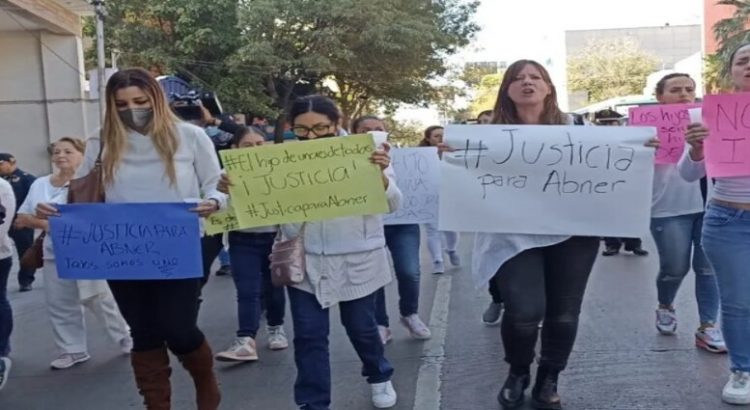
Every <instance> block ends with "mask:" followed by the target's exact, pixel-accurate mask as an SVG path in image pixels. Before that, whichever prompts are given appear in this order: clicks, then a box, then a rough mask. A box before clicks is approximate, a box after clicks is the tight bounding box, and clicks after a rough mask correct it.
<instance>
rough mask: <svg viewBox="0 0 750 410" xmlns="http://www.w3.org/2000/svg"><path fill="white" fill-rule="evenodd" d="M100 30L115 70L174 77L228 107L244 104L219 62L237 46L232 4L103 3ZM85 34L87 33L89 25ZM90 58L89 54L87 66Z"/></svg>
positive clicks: (211, 0) (179, 0) (173, 0)
mask: <svg viewBox="0 0 750 410" xmlns="http://www.w3.org/2000/svg"><path fill="white" fill-rule="evenodd" d="M104 27H105V43H106V48H107V50H110V51H116V53H117V54H118V55H119V63H118V65H120V66H140V67H144V68H146V69H149V70H151V71H152V72H154V74H178V75H180V76H181V77H184V78H186V79H188V80H189V81H191V82H192V83H195V84H198V85H200V86H201V87H204V88H207V89H211V90H212V91H216V92H218V93H219V94H220V95H221V96H222V99H223V100H225V102H228V103H230V105H234V103H235V102H239V101H241V100H243V99H244V98H241V97H240V96H241V95H242V93H241V92H238V90H236V89H235V87H233V84H232V83H231V82H227V79H228V78H229V67H228V66H227V65H226V64H224V63H223V61H225V60H226V59H228V58H229V57H230V56H232V55H233V54H234V53H235V51H236V49H237V47H238V45H239V39H240V30H239V28H238V24H237V0H191V1H184V0H160V1H154V0H128V1H123V0H120V1H108V2H107V17H106V21H105V25H104ZM85 32H86V34H92V33H93V22H92V21H89V22H88V24H86V30H85ZM94 55H95V54H93V50H90V52H89V55H88V58H87V62H88V63H89V64H91V63H93V58H94V57H93V56H94Z"/></svg>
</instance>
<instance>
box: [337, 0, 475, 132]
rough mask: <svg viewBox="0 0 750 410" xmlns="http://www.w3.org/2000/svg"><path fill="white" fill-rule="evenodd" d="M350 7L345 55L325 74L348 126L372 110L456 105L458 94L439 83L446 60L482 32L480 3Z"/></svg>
mask: <svg viewBox="0 0 750 410" xmlns="http://www.w3.org/2000/svg"><path fill="white" fill-rule="evenodd" d="M338 1H341V0H338ZM345 2H347V3H349V7H347V8H346V11H345V15H344V16H342V17H343V18H344V20H345V22H342V23H341V24H343V25H346V26H348V28H347V29H346V30H344V33H343V37H342V41H343V42H344V43H345V44H346V50H344V51H345V52H342V53H336V54H334V61H333V63H334V64H333V65H334V67H333V69H332V70H331V71H329V72H327V73H326V74H327V78H328V79H329V80H330V81H331V83H332V84H333V85H334V86H333V87H331V94H332V96H333V97H334V98H335V99H336V100H337V102H338V104H339V107H340V108H341V111H342V113H343V117H344V119H345V121H347V120H348V119H351V118H354V117H357V116H359V115H361V114H363V113H365V111H366V110H368V109H372V107H373V106H388V107H391V108H392V107H393V106H395V105H398V104H402V103H406V104H424V103H429V102H434V103H437V104H445V102H446V101H449V100H450V101H451V103H452V101H453V99H452V97H455V96H456V95H457V94H458V90H456V89H455V88H454V87H451V86H449V85H437V83H436V81H435V80H436V79H437V78H438V77H441V76H444V75H445V74H446V73H447V69H448V67H447V65H446V63H445V58H446V57H448V56H450V55H451V54H454V53H456V52H457V51H458V50H459V49H460V48H461V47H463V46H465V45H467V44H468V43H469V41H470V40H471V38H472V37H473V35H474V33H475V32H476V31H477V30H478V27H477V26H476V24H474V23H473V22H472V21H471V19H472V16H473V15H474V13H475V11H476V7H477V2H476V1H469V2H466V1H462V0H436V1H413V0H400V1H394V0H369V1H359V0H348V1H345Z"/></svg>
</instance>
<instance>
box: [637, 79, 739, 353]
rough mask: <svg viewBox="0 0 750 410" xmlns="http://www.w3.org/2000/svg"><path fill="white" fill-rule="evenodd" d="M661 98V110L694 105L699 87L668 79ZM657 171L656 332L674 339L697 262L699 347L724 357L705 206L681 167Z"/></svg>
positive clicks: (669, 166) (661, 167)
mask: <svg viewBox="0 0 750 410" xmlns="http://www.w3.org/2000/svg"><path fill="white" fill-rule="evenodd" d="M656 98H657V100H659V102H660V103H661V104H690V103H694V102H695V81H693V79H692V78H690V76H689V75H687V74H681V73H673V74H668V75H667V76H665V77H664V78H662V79H661V80H659V82H658V83H657V84H656ZM654 167H655V168H654V195H653V202H652V207H651V234H652V235H653V237H654V241H655V242H656V248H657V250H658V251H659V275H658V277H657V279H656V288H657V293H658V299H659V306H658V308H657V310H656V328H657V329H658V331H659V332H660V333H661V334H664V335H673V334H675V331H676V330H677V315H676V313H675V309H674V305H673V303H674V299H675V297H676V296H677V291H678V290H679V288H680V285H681V284H682V280H683V279H684V278H685V276H686V275H687V274H688V272H689V271H690V267H691V259H692V268H693V272H695V297H696V300H697V301H698V314H699V316H700V327H698V330H696V332H695V345H696V346H698V347H699V348H702V349H704V350H707V351H709V352H713V353H724V352H726V344H725V343H724V337H723V335H722V333H721V330H720V329H719V328H718V327H717V326H716V322H717V319H718V316H719V287H718V285H717V283H716V276H715V275H714V272H713V269H712V268H711V265H710V264H709V263H708V260H707V259H706V255H705V254H704V252H703V246H702V245H701V228H702V226H703V210H704V208H705V204H704V199H703V194H702V193H701V187H700V184H699V183H698V181H693V182H688V181H685V180H684V179H683V178H682V177H681V176H680V174H679V171H678V170H677V164H655V166H654ZM691 257H692V258H691Z"/></svg>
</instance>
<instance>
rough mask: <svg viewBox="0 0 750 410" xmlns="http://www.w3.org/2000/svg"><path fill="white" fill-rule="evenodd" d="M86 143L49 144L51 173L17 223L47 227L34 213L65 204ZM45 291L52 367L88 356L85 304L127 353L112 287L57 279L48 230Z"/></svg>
mask: <svg viewBox="0 0 750 410" xmlns="http://www.w3.org/2000/svg"><path fill="white" fill-rule="evenodd" d="M85 149H86V144H85V143H84V142H83V141H81V140H79V139H77V138H69V137H64V138H61V139H59V140H58V141H56V142H55V143H54V145H53V146H52V163H53V164H54V165H55V172H54V173H53V174H51V175H48V176H46V177H41V178H38V179H37V180H36V181H34V183H33V184H32V185H31V189H29V195H28V196H27V197H26V200H25V201H24V202H23V204H22V205H21V207H20V208H19V209H18V220H17V222H16V223H17V225H19V226H24V227H29V228H34V229H39V230H42V231H45V232H46V231H47V230H48V229H49V222H48V221H46V220H42V219H39V218H37V217H35V216H34V215H35V214H36V211H35V209H36V206H37V205H38V204H40V203H65V202H66V199H67V195H68V182H70V180H71V179H72V178H73V175H75V172H76V169H77V168H78V167H79V166H80V165H81V162H82V161H83V153H84V150H85ZM42 260H43V267H42V272H43V273H44V296H45V298H46V300H47V310H48V311H49V318H50V323H51V324H52V330H53V334H54V341H55V345H57V348H58V349H59V351H60V354H59V356H58V357H57V358H56V359H55V360H53V361H52V363H51V364H50V366H51V367H52V368H53V369H58V370H61V369H67V368H70V367H73V366H75V365H77V364H79V363H83V362H85V361H87V360H89V359H90V356H89V354H88V346H87V343H86V342H87V341H86V323H85V320H84V309H83V307H84V306H85V307H86V308H87V309H88V310H90V311H91V313H93V314H94V315H95V316H96V317H97V319H99V321H100V322H101V323H102V325H104V328H105V329H106V332H107V335H108V336H109V337H110V338H111V339H112V340H113V341H114V342H115V343H117V345H118V347H119V349H121V350H122V352H123V353H130V349H131V348H132V347H133V341H132V339H131V338H130V330H129V329H128V326H127V324H126V323H125V319H123V318H122V315H121V314H120V310H119V309H118V308H117V304H116V303H115V299H114V298H113V297H112V292H111V291H110V290H109V287H108V286H107V282H106V281H104V280H68V279H60V277H59V276H58V274H57V266H56V264H55V252H54V249H53V247H52V240H51V238H50V237H49V235H47V236H45V237H44V242H43V246H42Z"/></svg>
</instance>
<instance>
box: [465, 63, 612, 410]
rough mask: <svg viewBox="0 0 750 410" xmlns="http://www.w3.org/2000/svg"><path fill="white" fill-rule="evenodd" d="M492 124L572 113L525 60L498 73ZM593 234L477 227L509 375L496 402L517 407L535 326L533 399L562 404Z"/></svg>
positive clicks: (556, 119) (559, 118) (595, 242)
mask: <svg viewBox="0 0 750 410" xmlns="http://www.w3.org/2000/svg"><path fill="white" fill-rule="evenodd" d="M493 123H494V124H533V125H565V124H573V123H574V119H573V117H571V116H569V115H567V114H565V113H563V112H562V111H561V110H560V108H558V106H557V92H556V90H555V86H554V85H553V84H552V80H551V78H550V76H549V73H548V72H547V70H546V69H545V68H544V67H543V66H542V65H541V64H539V63H537V62H535V61H531V60H520V61H517V62H515V63H513V64H512V65H511V66H510V67H508V70H507V71H506V72H505V75H504V77H503V81H502V84H501V85H500V91H499V93H498V98H497V102H496V104H495V109H494V115H493ZM598 249H599V238H595V237H569V236H552V235H522V234H488V233H478V234H477V235H476V241H475V244H474V252H473V259H474V269H475V270H477V271H479V272H480V273H481V274H482V275H485V277H488V278H489V277H492V276H493V275H494V278H495V279H494V280H495V281H496V284H497V286H498V288H499V290H500V293H501V294H502V295H503V299H504V302H505V314H504V315H503V319H502V325H501V326H502V330H501V333H502V338H503V346H504V348H505V361H506V362H508V363H509V364H510V374H509V375H508V378H507V380H506V381H505V383H504V385H503V386H502V389H501V390H500V393H499V394H498V401H499V402H500V404H501V405H502V406H503V407H504V408H506V409H513V408H517V407H520V406H521V405H522V404H523V402H524V394H525V390H526V388H527V387H528V386H529V384H530V373H531V372H530V367H531V364H532V362H533V361H534V356H535V352H534V350H535V347H536V344H537V339H538V335H539V323H540V322H542V321H544V323H543V327H542V346H541V358H540V360H539V368H538V370H537V375H536V384H535V385H534V389H533V392H532V399H533V405H534V406H535V407H536V408H538V409H560V408H562V404H561V400H560V396H559V395H558V393H557V380H558V374H559V373H560V372H561V371H562V370H563V369H564V368H565V366H566V365H567V361H568V357H569V355H570V352H571V350H572V349H573V344H574V342H575V339H576V332H577V330H578V316H579V314H580V309H581V303H582V301H583V294H584V291H585V290H586V284H587V282H588V278H589V274H590V273H591V268H592V267H593V265H594V261H595V260H596V256H597V252H598Z"/></svg>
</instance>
